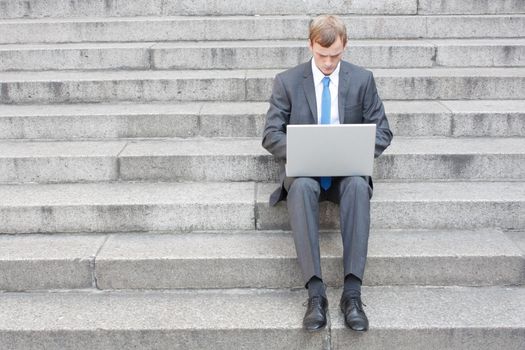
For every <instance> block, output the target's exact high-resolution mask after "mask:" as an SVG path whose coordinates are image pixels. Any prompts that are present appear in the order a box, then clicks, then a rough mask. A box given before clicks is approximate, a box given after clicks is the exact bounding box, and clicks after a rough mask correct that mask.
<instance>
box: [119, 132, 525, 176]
mask: <svg viewBox="0 0 525 350" xmlns="http://www.w3.org/2000/svg"><path fill="white" fill-rule="evenodd" d="M524 160H525V139H523V138H499V139H498V138H496V139H490V138H471V139H466V138H454V139H449V138H403V137H398V138H395V139H394V141H393V142H392V145H391V146H390V147H389V148H388V149H387V150H386V151H385V153H384V155H383V156H382V157H380V158H378V159H377V160H376V162H375V168H374V178H376V179H410V180H418V179H478V180H480V179H481V180H483V179H485V180H489V179H490V180H494V179H517V180H520V179H525V168H524V166H522V165H521V164H525V162H524ZM119 161H120V177H121V178H122V179H123V180H157V179H160V180H188V181H190V180H191V181H277V180H278V174H279V163H278V162H277V161H275V160H274V158H273V156H271V155H270V154H269V153H268V152H267V151H265V150H264V149H263V148H262V147H261V140H260V138H256V139H233V138H229V139H220V140H216V139H197V140H195V139H180V140H176V141H175V140H163V141H136V142H130V143H129V144H128V145H127V146H126V148H125V149H124V151H123V152H122V153H121V154H120V155H119Z"/></svg>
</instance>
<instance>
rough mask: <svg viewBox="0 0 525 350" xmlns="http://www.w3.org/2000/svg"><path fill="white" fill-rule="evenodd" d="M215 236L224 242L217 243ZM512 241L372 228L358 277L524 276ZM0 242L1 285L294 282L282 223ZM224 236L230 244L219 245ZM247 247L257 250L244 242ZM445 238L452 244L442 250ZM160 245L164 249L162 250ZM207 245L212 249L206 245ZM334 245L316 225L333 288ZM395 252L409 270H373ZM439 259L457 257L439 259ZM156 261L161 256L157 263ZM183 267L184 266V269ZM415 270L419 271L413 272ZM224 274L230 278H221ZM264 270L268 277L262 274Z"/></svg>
mask: <svg viewBox="0 0 525 350" xmlns="http://www.w3.org/2000/svg"><path fill="white" fill-rule="evenodd" d="M195 239H196V240H198V242H199V245H198V246H197V247H195V248H190V247H188V250H186V248H182V247H184V246H185V245H187V244H190V243H189V242H190V241H192V240H195ZM225 240H226V241H228V242H229V243H224V241H225ZM396 240H400V241H402V242H404V243H406V244H408V245H413V246H414V248H413V249H409V250H406V249H405V250H404V251H403V249H401V250H399V249H400V247H401V246H395V243H394V242H395V241H396ZM480 240H482V241H483V242H485V243H486V244H487V245H490V246H491V247H493V248H494V249H492V248H487V247H485V246H479V247H477V248H472V249H471V248H470V247H474V246H476V245H478V244H479V241H480ZM516 240H517V237H513V236H506V235H505V233H503V232H502V231H501V230H497V229H482V230H474V231H472V230H372V232H371V234H370V248H369V257H368V258H369V260H368V263H367V266H368V267H367V273H366V275H365V280H364V284H365V285H401V284H403V283H408V284H410V285H429V284H430V285H443V286H448V285H451V284H452V285H464V286H487V285H495V284H498V285H517V284H525V273H521V274H520V269H521V267H525V252H524V251H521V250H520V249H519V248H518V246H517V243H516ZM0 242H2V245H1V246H0V252H2V254H0V256H2V258H1V259H0V271H1V270H4V271H3V275H4V278H3V280H2V281H0V290H4V291H23V290H43V289H60V288H62V289H75V288H94V289H101V290H117V289H119V290H121V289H133V290H143V289H146V290H147V289H163V290H171V289H181V288H182V289H184V288H197V289H199V288H204V289H217V288H218V289H221V288H241V287H242V288H283V287H300V286H301V280H300V277H299V276H300V273H299V269H298V265H297V264H296V263H295V261H296V254H295V250H294V248H293V238H292V234H291V232H288V231H253V232H249V231H235V232H227V231H221V232H190V233H153V232H149V233H120V234H111V233H99V234H51V235H50V234H48V235H44V234H18V235H15V236H11V235H0ZM381 242H387V243H388V242H390V243H388V244H392V245H394V246H393V247H392V246H385V247H382V243H381ZM469 242H470V243H469ZM228 244H231V246H230V247H228ZM399 244H400V245H401V243H399ZM181 245H182V246H181ZM190 245H191V244H190ZM432 245H437V246H443V247H444V250H443V251H440V252H438V251H436V249H434V248H431V246H432ZM255 246H256V247H258V248H257V249H253V247H255ZM453 246H454V247H457V248H452V247H453ZM166 247H173V248H168V249H165V248H166ZM177 247H179V248H177ZM212 247H216V248H217V249H218V250H216V251H215V249H213V248H212ZM243 247H244V248H243ZM163 249H164V251H162V250H163ZM173 249H175V251H173ZM239 249H240V250H239ZM250 249H251V250H250ZM341 249H342V248H341V242H340V233H339V232H333V231H329V232H326V231H324V232H321V259H322V261H323V266H324V269H323V270H324V272H325V273H324V277H325V282H326V283H327V284H328V285H330V286H334V285H335V286H341V279H342V272H341V271H340V270H341V266H340V262H341V261H342V260H341V257H342V255H341ZM447 249H448V250H447ZM263 250H264V252H263ZM161 251H162V252H161ZM190 251H191V253H190ZM407 259H408V260H407ZM414 259H415V260H414ZM405 260H406V261H407V262H406V263H408V261H411V263H410V265H408V266H406V269H407V270H406V271H410V270H412V269H411V266H412V265H414V262H415V261H420V268H415V269H414V270H413V272H412V273H408V275H406V276H401V277H399V278H398V279H396V278H393V279H392V278H389V277H387V276H383V274H382V273H381V271H383V270H384V269H385V268H386V267H387V265H388V266H389V265H391V264H396V261H397V264H401V265H403V264H404V263H403V262H404V261H405ZM449 260H453V261H456V260H458V261H457V262H453V261H451V262H449ZM485 260H486V261H492V263H494V262H495V261H499V262H500V263H499V264H498V265H501V266H505V268H506V270H505V271H499V270H498V269H499V267H498V268H497V269H496V270H495V271H491V269H490V268H488V267H489V266H490V263H488V264H489V265H488V266H487V265H484V263H483V261H485ZM206 261H209V263H207V262H206ZM241 261H244V262H245V263H247V264H248V265H246V266H249V264H255V265H253V267H254V268H255V266H257V265H259V264H262V266H259V267H258V268H257V269H260V270H259V271H260V272H259V273H262V276H259V277H257V278H255V279H254V278H251V279H250V278H247V277H248V276H244V273H245V272H243V271H244V269H241V270H238V269H236V267H237V268H238V267H239V266H238V264H239V263H240V262H241ZM425 261H427V262H426V263H425ZM438 261H441V262H442V263H443V264H445V266H448V265H450V266H454V264H456V263H459V264H460V266H458V270H457V271H453V270H454V269H453V268H450V271H451V273H450V274H448V273H436V271H433V268H432V265H434V264H437V263H438ZM460 261H463V264H461V263H460ZM467 261H468V262H469V263H468V265H469V266H470V264H476V265H477V266H478V269H480V270H483V271H484V274H483V276H482V278H480V277H479V276H477V274H476V273H473V272H472V271H471V269H472V268H471V267H468V266H467V267H462V265H465V262H467ZM160 262H162V264H161V265H158V264H159V263H160ZM219 262H220V266H222V268H219V270H217V271H214V272H213V271H212V272H210V273H211V276H208V275H207V273H206V272H204V273H203V272H202V271H208V270H209V268H210V267H211V266H214V265H215V264H216V263H219ZM188 264H189V265H188ZM202 264H204V265H202ZM276 264H277V265H276ZM385 264H386V265H385ZM440 264H441V263H440ZM447 264H448V265H447ZM186 265H187V266H190V265H191V266H197V267H198V270H195V271H193V272H191V273H190V271H189V270H188V273H189V274H190V275H191V276H192V277H191V278H190V279H188V278H187V277H188V276H187V273H182V274H179V272H177V271H180V269H181V268H182V267H181V268H179V267H178V266H186ZM17 266H18V268H19V269H22V270H23V271H24V273H23V274H20V273H18V272H17ZM151 266H156V268H155V270H156V271H158V273H160V274H161V275H163V276H164V278H162V281H164V283H159V281H158V279H157V277H158V275H157V276H155V275H151V271H150V267H151ZM199 266H200V267H199ZM206 266H208V267H206ZM277 266H280V267H279V268H278V270H279V271H281V270H283V269H284V270H285V271H287V272H285V273H284V275H282V274H279V273H276V272H277V270H276V268H277ZM425 266H426V267H425ZM328 267H329V268H328ZM327 268H328V269H327ZM130 269H131V270H130ZM183 269H185V270H187V268H183ZM221 269H225V270H226V271H229V272H228V273H227V275H226V276H223V277H217V278H218V279H217V278H215V277H216V276H221V271H222V270H221ZM419 269H423V270H422V271H419ZM190 270H191V269H190ZM394 270H395V268H394ZM438 270H439V269H438ZM492 270H494V269H492ZM148 271H149V272H148ZM161 271H164V272H161ZM265 271H266V273H265ZM418 271H419V272H418ZM452 271H453V272H452ZM232 273H233V274H235V275H236V276H239V278H240V279H239V278H231V277H228V275H230V274H232ZM268 273H270V275H273V276H274V278H270V279H269V277H268V276H269V275H268ZM288 273H290V276H288ZM405 273H407V272H405ZM274 274H275V275H274ZM414 274H415V276H414ZM27 276H29V277H27ZM241 276H244V277H241ZM286 276H288V278H287V277H286ZM437 276H440V277H442V279H439V278H437ZM193 278H197V279H198V280H199V281H201V282H199V281H195V280H193Z"/></svg>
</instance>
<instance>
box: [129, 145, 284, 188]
mask: <svg viewBox="0 0 525 350" xmlns="http://www.w3.org/2000/svg"><path fill="white" fill-rule="evenodd" d="M278 167H279V165H278V163H277V162H276V161H275V160H274V159H273V157H272V156H271V155H270V154H269V153H268V152H266V151H265V150H264V149H263V148H262V147H261V140H260V138H257V139H222V140H214V139H199V140H192V139H189V140H179V141H171V140H166V141H151V142H148V141H144V142H132V143H130V144H129V145H128V147H126V149H125V150H124V151H123V152H122V154H121V155H120V171H121V173H120V174H121V177H122V179H123V180H153V179H160V180H183V181H267V180H268V179H270V180H277V171H278Z"/></svg>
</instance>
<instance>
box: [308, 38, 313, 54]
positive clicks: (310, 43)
mask: <svg viewBox="0 0 525 350" xmlns="http://www.w3.org/2000/svg"><path fill="white" fill-rule="evenodd" d="M308 49H309V50H310V52H313V47H312V41H311V40H310V39H308Z"/></svg>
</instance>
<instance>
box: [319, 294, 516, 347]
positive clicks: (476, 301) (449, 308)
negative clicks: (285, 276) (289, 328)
mask: <svg viewBox="0 0 525 350" xmlns="http://www.w3.org/2000/svg"><path fill="white" fill-rule="evenodd" d="M339 297H340V291H336V292H333V293H332V294H331V295H330V296H329V298H330V299H331V300H334V302H332V304H331V309H330V317H331V320H332V329H331V335H332V346H333V349H348V344H352V346H353V347H354V346H355V347H357V348H359V349H450V350H452V349H472V350H477V349H483V350H489V349H494V348H500V349H509V350H521V349H523V345H524V339H525V328H524V327H523V324H524V322H525V318H524V317H523V315H524V313H525V289H524V288H498V287H496V288H461V287H459V288H455V287H452V288H417V287H416V288H411V287H399V288H398V287H378V288H366V289H365V290H364V298H363V300H364V302H365V303H366V304H367V307H365V310H366V313H367V315H368V318H369V320H370V330H369V331H368V333H366V334H356V333H355V332H352V331H350V330H349V329H348V328H346V327H345V325H344V321H343V315H342V313H341V311H339V310H338V308H339V306H338V303H337V302H336V301H338V300H339Z"/></svg>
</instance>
